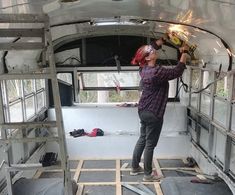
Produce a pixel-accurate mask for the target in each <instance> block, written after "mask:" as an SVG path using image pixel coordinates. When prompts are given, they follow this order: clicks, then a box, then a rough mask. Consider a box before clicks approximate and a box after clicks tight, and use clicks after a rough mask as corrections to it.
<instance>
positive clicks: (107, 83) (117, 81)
mask: <svg viewBox="0 0 235 195" xmlns="http://www.w3.org/2000/svg"><path fill="white" fill-rule="evenodd" d="M78 77H79V83H80V91H79V100H80V101H79V102H80V103H109V102H138V101H139V98H140V93H141V92H140V86H139V85H140V76H139V72H138V71H123V72H119V73H118V72H86V73H78ZM169 84H170V86H169V98H175V95H176V88H177V79H175V80H172V81H170V82H169Z"/></svg>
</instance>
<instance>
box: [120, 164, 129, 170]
mask: <svg viewBox="0 0 235 195" xmlns="http://www.w3.org/2000/svg"><path fill="white" fill-rule="evenodd" d="M128 165H129V163H124V164H123V165H122V167H121V169H126V168H127V167H128Z"/></svg>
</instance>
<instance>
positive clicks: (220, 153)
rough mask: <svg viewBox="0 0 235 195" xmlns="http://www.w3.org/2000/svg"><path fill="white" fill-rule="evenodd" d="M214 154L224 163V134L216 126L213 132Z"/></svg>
mask: <svg viewBox="0 0 235 195" xmlns="http://www.w3.org/2000/svg"><path fill="white" fill-rule="evenodd" d="M214 135H215V143H216V144H215V156H216V158H217V159H218V160H219V161H220V162H221V163H224V160H225V155H224V152H225V146H226V136H225V135H223V134H222V133H221V132H220V131H219V130H217V128H216V132H215V134H214Z"/></svg>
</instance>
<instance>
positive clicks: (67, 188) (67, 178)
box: [45, 18, 72, 195]
mask: <svg viewBox="0 0 235 195" xmlns="http://www.w3.org/2000/svg"><path fill="white" fill-rule="evenodd" d="M45 34H46V40H47V42H48V47H47V52H48V53H47V54H48V59H49V68H50V72H51V76H52V78H51V84H52V93H53V99H54V106H55V116H56V123H57V131H58V136H59V138H60V141H59V148H60V153H61V166H62V168H63V172H64V192H65V195H71V194H72V183H71V175H70V169H69V164H68V155H67V146H66V140H65V134H64V124H63V117H62V110H61V101H60V95H59V85H58V81H57V76H56V67H55V59H54V50H53V45H52V38H51V32H50V25H49V18H48V20H47V21H46V22H45Z"/></svg>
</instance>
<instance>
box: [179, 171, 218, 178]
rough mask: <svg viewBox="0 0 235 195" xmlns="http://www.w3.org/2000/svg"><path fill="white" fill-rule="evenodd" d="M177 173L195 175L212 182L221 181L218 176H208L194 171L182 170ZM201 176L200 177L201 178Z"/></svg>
mask: <svg viewBox="0 0 235 195" xmlns="http://www.w3.org/2000/svg"><path fill="white" fill-rule="evenodd" d="M176 171H177V172H181V173H186V174H190V175H194V176H197V177H199V179H200V177H202V176H203V177H205V178H206V179H211V180H219V177H218V176H217V175H207V174H200V173H197V172H194V171H188V170H181V169H177V170H176ZM199 175H200V176H199Z"/></svg>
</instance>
